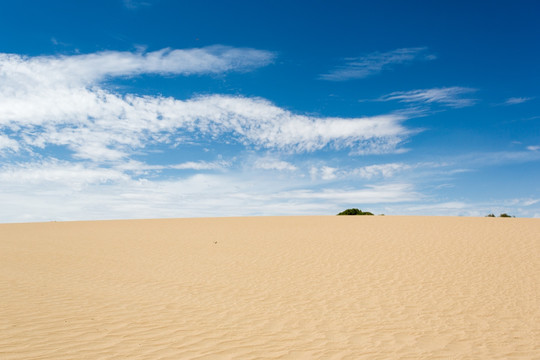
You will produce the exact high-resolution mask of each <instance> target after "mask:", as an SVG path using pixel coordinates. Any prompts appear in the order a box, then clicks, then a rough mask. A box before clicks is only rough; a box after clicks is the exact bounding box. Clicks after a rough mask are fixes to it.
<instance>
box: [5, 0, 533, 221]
mask: <svg viewBox="0 0 540 360" xmlns="http://www.w3.org/2000/svg"><path fill="white" fill-rule="evenodd" d="M539 13H540V5H539V4H538V2H536V1H492V2H489V3H487V2H485V1H452V2H445V4H443V3H442V2H434V1H407V2H403V1H379V2H372V1H370V2H367V1H334V2H329V1H296V2H290V1H287V2H286V1H230V2H221V1H219V2H218V1H196V2H187V1H171V0H107V1H76V2H74V1H59V0H51V1H47V2H44V1H25V0H21V1H17V2H13V1H3V2H1V3H0V31H1V33H2V34H4V36H2V38H1V39H0V200H1V202H2V205H3V206H2V207H1V208H0V222H21V221H49V220H82V219H118V218H156V217H194V216H245V215H312V214H321V215H324V214H328V215H331V214H335V213H337V212H339V211H341V210H343V209H345V208H349V207H358V208H361V209H363V210H369V211H372V212H374V213H384V214H389V215H460V216H484V215H486V214H488V213H495V214H500V213H501V212H507V213H510V214H512V215H516V216H520V217H540V185H539V184H540V181H538V180H539V179H540V106H539V105H540V91H539V87H538V84H539V83H540V61H539V60H540V46H539V44H540V25H539V24H538V21H537V15H538V14H539Z"/></svg>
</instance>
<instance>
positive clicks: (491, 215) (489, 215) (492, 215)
mask: <svg viewBox="0 0 540 360" xmlns="http://www.w3.org/2000/svg"><path fill="white" fill-rule="evenodd" d="M486 217H495V214H488V215H486Z"/></svg>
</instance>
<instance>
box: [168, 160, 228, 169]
mask: <svg viewBox="0 0 540 360" xmlns="http://www.w3.org/2000/svg"><path fill="white" fill-rule="evenodd" d="M228 165H229V163H227V162H225V161H214V162H207V161H187V162H185V163H181V164H176V165H170V166H168V167H167V168H169V169H176V170H217V169H223V168H224V167H227V166H228Z"/></svg>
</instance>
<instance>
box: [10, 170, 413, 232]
mask: <svg viewBox="0 0 540 360" xmlns="http://www.w3.org/2000/svg"><path fill="white" fill-rule="evenodd" d="M0 198H1V199H2V204H3V206H2V207H1V208H0V222H18V221H48V220H77V219H103V218H107V219H114V218H157V217H192V216H245V215H308V214H334V213H336V212H337V211H338V210H339V209H341V208H342V207H343V206H346V205H349V204H362V203H366V204H379V203H385V202H389V203H397V202H402V201H411V200H414V199H418V198H419V195H418V194H417V193H415V192H414V190H413V188H412V186H411V185H408V184H387V185H368V186H364V187H356V188H354V187H353V188H351V187H348V188H341V189H330V188H327V189H322V190H316V189H313V188H310V182H309V180H303V179H301V178H298V177H291V178H290V179H288V181H283V179H276V178H274V177H269V176H258V175H257V174H256V173H245V172H244V173H241V174H238V173H235V172H220V173H217V174H200V173H199V174H195V175H190V176H186V177H176V178H174V179H170V180H158V179H156V178H154V177H150V178H141V177H132V176H130V175H128V174H127V173H126V172H124V171H122V170H119V169H118V168H105V167H97V166H95V165H93V164H91V163H85V162H80V163H76V164H73V163H69V162H65V161H59V160H48V161H43V162H33V163H26V164H13V165H8V166H3V167H0ZM44 209H46V211H44Z"/></svg>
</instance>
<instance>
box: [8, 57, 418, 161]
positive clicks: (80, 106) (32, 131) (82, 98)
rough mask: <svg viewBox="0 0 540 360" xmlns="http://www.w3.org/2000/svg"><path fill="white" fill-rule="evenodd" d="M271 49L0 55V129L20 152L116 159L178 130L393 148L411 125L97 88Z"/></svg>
mask: <svg viewBox="0 0 540 360" xmlns="http://www.w3.org/2000/svg"><path fill="white" fill-rule="evenodd" d="M270 57H271V55H270V54H269V53H266V52H261V51H259V50H249V49H247V50H246V49H234V48H223V47H217V48H216V47H211V48H204V49H190V50H173V51H170V50H162V51H159V52H153V53H146V54H143V53H120V52H102V53H96V54H89V55H76V56H72V57H68V56H60V57H34V58H29V57H21V56H18V55H8V54H0V129H2V128H4V129H10V131H11V132H12V133H13V136H11V138H12V140H14V141H17V142H18V148H19V149H20V150H24V149H32V148H36V147H37V148H44V147H46V146H47V145H60V146H65V147H67V148H69V149H70V150H71V151H72V152H73V153H74V155H73V156H74V157H76V158H79V159H90V160H93V161H117V160H119V159H121V158H124V157H126V156H128V155H129V154H130V153H131V152H132V151H133V150H135V149H142V148H145V147H147V146H149V145H152V144H169V143H171V142H172V141H173V140H176V139H180V138H184V139H185V138H187V139H192V140H196V139H200V138H201V137H208V138H211V139H213V140H217V141H219V139H220V138H221V137H223V136H226V137H228V138H229V140H233V141H236V142H238V143H240V144H243V145H246V146H254V147H262V148H270V149H272V148H273V149H279V150H283V151H289V152H309V151H315V150H319V149H322V148H324V147H327V146H331V147H334V148H345V147H348V148H351V149H353V150H354V151H356V152H358V153H381V152H393V151H396V148H397V146H398V145H399V143H400V142H401V141H402V140H403V139H404V138H405V137H407V136H408V135H409V134H410V133H411V132H410V131H409V130H407V129H406V128H404V127H403V126H402V125H401V123H402V121H403V120H405V119H406V118H407V117H406V116H405V115H399V114H390V115H381V116H374V117H365V118H336V117H334V118H322V117H314V116H305V115H299V114H294V113H292V112H290V111H287V110H284V109H282V108H279V107H277V106H275V105H273V104H272V103H270V102H269V101H267V100H264V99H260V98H244V97H237V96H224V95H210V96H204V97H196V98H193V99H189V100H177V99H173V98H165V97H155V96H135V95H120V94H117V93H114V92H111V91H109V90H106V89H104V88H103V87H101V82H102V81H104V80H106V79H107V78H109V77H114V76H134V75H139V74H143V73H175V74H184V75H187V74H193V73H209V72H224V71H229V70H245V69H247V68H250V67H251V66H255V65H264V64H267V63H268V61H269V58H270ZM13 146H14V145H12V147H13Z"/></svg>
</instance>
